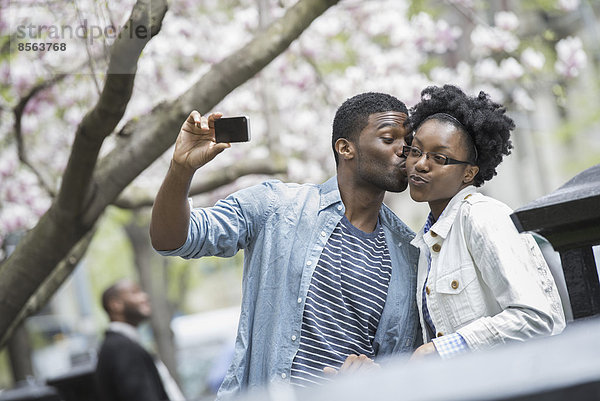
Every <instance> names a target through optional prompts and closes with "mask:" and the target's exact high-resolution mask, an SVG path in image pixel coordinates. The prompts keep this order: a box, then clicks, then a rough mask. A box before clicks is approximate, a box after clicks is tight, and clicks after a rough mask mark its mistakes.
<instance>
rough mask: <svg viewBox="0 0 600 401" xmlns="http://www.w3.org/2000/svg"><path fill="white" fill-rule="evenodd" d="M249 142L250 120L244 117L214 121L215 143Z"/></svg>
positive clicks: (222, 118)
mask: <svg viewBox="0 0 600 401" xmlns="http://www.w3.org/2000/svg"><path fill="white" fill-rule="evenodd" d="M249 140H250V120H249V119H248V117H246V116H240V117H221V118H219V119H216V120H215V141H216V142H217V143H219V142H248V141H249Z"/></svg>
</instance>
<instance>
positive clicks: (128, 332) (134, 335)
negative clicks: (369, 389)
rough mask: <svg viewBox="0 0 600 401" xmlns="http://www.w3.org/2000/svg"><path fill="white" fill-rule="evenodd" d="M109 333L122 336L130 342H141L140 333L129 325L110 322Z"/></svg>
mask: <svg viewBox="0 0 600 401" xmlns="http://www.w3.org/2000/svg"><path fill="white" fill-rule="evenodd" d="M108 331H112V332H113V333H119V334H122V335H124V336H125V337H127V338H129V339H130V340H132V341H135V342H136V343H139V342H140V334H139V333H138V331H137V329H136V328H135V327H134V326H132V325H130V324H129V323H125V322H110V323H109V324H108Z"/></svg>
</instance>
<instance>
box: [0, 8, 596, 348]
mask: <svg viewBox="0 0 600 401" xmlns="http://www.w3.org/2000/svg"><path fill="white" fill-rule="evenodd" d="M3 1H4V2H3V3H1V4H2V7H3V10H4V9H7V8H8V6H7V4H6V0H3ZM292 3H295V2H293V1H291V0H289V1H284V0H280V1H275V0H239V1H234V0H230V1H225V2H218V1H203V2H194V1H178V2H175V3H174V4H173V5H172V7H171V9H170V10H169V11H168V12H166V14H164V4H162V3H161V2H158V1H157V2H153V3H152V5H151V7H150V8H149V11H147V12H148V13H150V15H152V16H153V18H152V19H151V23H148V24H146V25H145V26H147V27H149V28H150V29H149V31H151V32H152V34H153V38H152V40H146V41H140V40H129V41H127V40H125V39H123V38H124V37H126V35H121V36H118V35H116V32H118V31H119V30H118V29H117V28H114V29H113V30H111V29H108V30H107V29H106V28H107V27H111V26H112V27H117V26H120V25H123V26H124V31H123V32H131V31H132V30H133V32H135V27H136V26H139V25H143V24H140V23H138V25H135V24H136V23H134V22H132V21H135V16H136V12H135V10H136V7H138V8H141V7H143V6H148V3H146V2H142V1H140V2H138V3H136V5H135V6H134V5H133V4H132V7H134V13H132V14H131V15H129V14H128V13H125V12H123V11H122V10H124V9H125V7H123V8H122V10H121V11H119V10H114V9H110V7H108V6H106V4H104V3H102V4H100V3H99V2H96V1H93V0H89V1H87V2H84V4H85V7H83V6H82V5H80V6H79V8H78V9H76V10H74V11H72V12H73V15H69V13H68V11H61V12H62V13H63V14H61V12H59V11H57V10H54V13H53V14H52V15H53V16H54V17H55V18H60V19H61V21H63V20H64V21H77V24H74V23H73V22H71V25H74V26H82V25H83V22H84V21H86V23H87V27H88V28H89V29H88V35H87V36H86V38H85V40H83V41H80V42H77V43H74V42H68V43H67V45H68V46H69V49H71V48H73V49H72V50H73V53H72V54H69V55H68V57H66V56H67V54H66V53H65V54H64V55H61V54H57V53H52V52H46V53H43V55H40V53H39V52H38V53H33V52H30V53H27V52H25V51H19V50H18V48H15V46H16V45H17V44H18V43H21V42H19V38H18V37H17V36H18V35H19V30H18V29H17V28H18V27H19V26H17V27H15V26H13V25H10V24H9V22H7V20H6V19H5V18H6V17H5V15H6V14H5V13H4V12H3V13H2V17H1V18H0V24H1V25H0V27H1V28H2V30H3V32H5V33H4V34H3V35H4V36H3V42H2V43H0V46H2V49H3V54H5V52H4V50H5V49H7V50H8V51H7V54H8V56H4V55H3V64H2V67H1V69H0V75H1V76H2V77H3V82H7V81H8V79H10V84H4V85H3V86H2V92H1V93H2V104H1V109H0V112H1V113H2V118H1V122H0V177H2V180H1V182H0V199H2V201H1V203H0V244H2V243H4V246H3V250H4V254H0V260H1V259H3V258H6V257H7V252H6V251H7V245H9V241H10V235H11V234H12V233H16V232H19V231H27V235H26V236H25V237H24V238H23V239H22V240H21V241H20V243H19V245H18V247H17V248H16V250H15V251H14V252H13V253H12V255H11V256H10V257H9V258H7V259H6V260H5V261H4V262H3V264H2V265H1V266H0V301H1V302H0V305H1V306H0V312H1V313H0V333H3V338H4V339H6V335H7V334H8V333H9V331H10V327H13V326H14V325H15V324H16V322H18V321H19V319H20V318H22V317H23V316H25V315H27V314H28V313H30V312H31V311H32V310H35V309H36V308H37V307H38V306H39V305H40V303H43V302H44V300H45V299H47V296H48V294H51V293H52V289H55V288H56V286H57V285H58V284H60V283H61V282H62V280H64V277H65V276H66V275H68V273H69V272H70V269H71V268H72V266H73V265H74V264H75V263H76V262H77V261H78V260H79V259H80V258H81V257H82V255H83V254H84V253H85V249H86V245H87V244H88V243H89V239H90V238H91V235H92V234H93V226H94V224H95V222H96V221H97V219H98V217H99V216H101V215H102V213H103V211H104V210H105V208H106V206H107V205H109V204H113V205H117V206H119V207H123V208H138V207H143V206H149V205H151V203H152V199H153V197H154V194H155V192H156V188H157V186H158V184H159V182H160V179H161V178H162V176H164V170H165V168H166V166H167V164H168V160H169V155H166V156H163V155H162V154H163V153H164V151H165V150H166V149H167V148H168V147H169V146H170V145H171V144H172V143H173V141H174V139H175V135H176V134H177V132H178V129H179V125H180V123H181V121H182V120H183V118H184V117H185V115H187V113H188V112H189V111H190V110H192V109H194V108H196V109H199V110H200V111H201V112H203V113H205V112H208V111H210V110H211V109H213V108H215V106H217V105H218V109H219V110H220V111H222V112H224V113H226V114H247V115H250V116H251V120H252V131H253V141H252V143H251V144H250V145H243V146H234V147H233V148H232V149H229V150H228V151H227V152H224V153H223V154H222V155H220V156H219V157H218V158H217V160H215V161H214V162H213V163H212V164H211V165H210V166H207V168H206V169H203V170H202V173H201V174H198V177H197V181H195V182H194V184H193V188H192V192H194V193H205V192H207V191H211V190H215V189H218V188H219V187H220V186H222V185H224V184H228V183H231V182H234V181H235V180H236V179H237V178H239V177H241V176H244V175H247V174H273V173H281V172H286V173H287V176H288V178H289V179H291V180H296V181H318V180H322V179H324V178H325V177H326V176H328V175H330V174H331V173H332V172H333V162H332V157H331V150H330V128H329V127H330V122H331V120H332V117H333V114H334V112H335V109H336V107H337V106H339V104H340V103H341V102H342V101H343V100H344V99H346V98H347V97H349V96H352V95H354V94H356V93H358V92H361V91H383V92H388V93H392V94H394V95H396V96H397V97H399V98H400V99H402V100H404V101H405V102H406V103H407V104H408V105H412V104H414V103H415V102H416V101H418V98H419V93H420V91H421V89H423V88H424V87H425V86H427V85H429V84H434V83H437V84H442V83H447V82H451V83H455V84H457V85H459V86H461V87H463V88H464V89H465V90H467V91H469V92H474V91H477V90H485V91H486V92H488V93H490V94H491V96H492V97H493V98H494V100H497V101H500V102H504V103H505V104H507V105H508V106H509V108H510V110H511V111H512V112H513V113H515V114H516V115H517V116H524V117H523V118H522V119H523V120H527V121H529V120H532V121H533V120H535V116H536V113H538V112H539V110H540V107H539V104H540V103H539V102H541V101H542V100H543V99H544V98H547V97H548V96H550V99H551V100H552V104H553V110H551V111H550V114H552V115H554V114H556V115H557V116H558V117H557V125H556V127H560V124H562V123H563V122H565V121H569V120H568V118H569V113H571V111H570V110H569V107H568V102H567V99H570V97H571V94H570V93H571V92H570V88H571V86H572V85H576V84H577V82H581V81H580V80H581V79H584V78H585V74H586V71H590V70H592V69H594V68H597V66H595V65H593V64H592V63H590V62H589V60H588V57H587V55H586V51H585V49H586V47H587V48H594V47H593V46H594V45H595V46H597V35H596V36H595V37H594V36H593V35H587V34H586V32H588V31H589V29H592V28H590V27H589V26H590V25H589V23H586V22H585V21H586V19H585V18H584V17H583V16H584V15H586V16H587V17H588V18H589V17H590V16H591V17H592V19H593V20H594V21H596V19H595V17H593V15H594V12H595V11H596V10H595V9H594V7H593V6H592V5H590V4H589V3H587V2H585V3H580V2H579V1H576V0H570V1H567V0H560V1H556V2H553V1H549V2H548V1H541V0H540V1H534V2H528V3H527V5H524V4H520V3H519V2H511V1H505V2H501V4H498V5H496V4H489V3H490V2H473V1H470V0H447V1H445V2H443V3H439V2H433V1H432V2H427V1H413V2H408V1H406V2H405V1H397V0H396V1H391V0H387V1H383V0H382V1H377V2H374V1H371V2H362V1H356V0H345V1H342V2H340V4H338V5H337V6H336V7H334V8H333V9H332V10H330V11H328V12H327V13H325V14H324V15H322V16H321V17H319V18H318V19H316V20H315V21H314V23H313V24H312V25H311V27H310V28H309V29H308V30H307V31H306V32H305V33H304V34H303V35H302V36H301V37H300V38H299V39H298V40H296V41H294V42H293V43H291V42H292V40H294V39H295V38H296V37H297V36H298V35H299V34H300V32H302V30H303V29H304V28H306V27H307V26H308V25H309V24H310V22H311V21H312V20H313V19H314V18H316V17H317V16H319V15H320V14H321V13H323V12H324V11H325V10H326V9H327V8H328V7H329V6H331V5H332V4H334V3H336V1H316V0H302V1H299V2H297V3H296V4H294V5H292ZM22 4H25V5H27V4H28V3H22ZM31 4H36V3H35V1H31ZM31 4H29V5H31ZM15 7H17V6H16V5H14V4H13V5H12V8H13V9H14V8H15ZM23 7H25V6H23ZM23 7H21V8H20V9H23ZM25 11H27V8H26V7H25ZM140 12H141V11H140ZM163 14H164V19H163V17H158V15H163ZM28 15H29V16H28V17H26V18H29V19H27V20H26V22H22V23H21V25H20V26H23V25H24V26H25V27H28V24H30V23H31V24H32V25H33V29H34V31H33V34H34V35H37V36H39V35H42V36H43V35H46V36H47V37H48V38H50V36H51V35H50V29H45V30H44V29H41V31H43V32H40V29H39V27H40V26H43V25H44V21H43V18H42V16H40V15H42V14H35V16H31V13H29V14H28ZM19 18H21V19H19ZM23 18H25V17H19V15H17V16H16V17H15V18H14V19H15V20H17V21H24V20H23ZM36 18H40V19H41V20H36ZM141 18H146V21H147V17H141ZM123 21H125V23H124V24H123ZM269 21H275V23H274V24H273V25H271V26H270V28H268V30H263V28H264V27H266V26H267V25H268V22H269ZM161 22H162V29H160V33H159V28H160V27H161ZM92 27H102V28H104V29H103V32H102V34H99V33H97V30H92ZM128 29H129V31H128ZM253 36H254V39H253V40H251V41H249V42H248V38H250V37H253ZM9 39H10V40H9ZM52 39H54V41H55V42H56V43H58V44H59V45H60V43H61V39H60V35H59V38H52ZM92 39H93V40H92ZM138 39H139V38H138ZM148 39H149V38H148ZM94 40H95V42H94ZM586 41H587V45H586ZM594 41H595V42H594ZM62 42H64V40H63V41H62ZM11 43H12V45H13V46H11ZM243 43H246V44H245V45H244V46H243V47H241V49H240V50H239V51H237V52H236V53H233V54H232V52H233V51H234V49H238V48H240V45H242V44H243ZM290 43H291V46H289V48H288V49H287V50H286V51H285V52H283V50H284V49H286V48H287V46H288V45H289V44H290ZM71 45H72V46H71ZM596 48H597V47H596ZM69 49H67V50H66V51H67V52H68V51H69ZM107 49H110V53H109V52H107ZM119 52H120V53H119ZM282 52H283V53H282ZM140 53H141V57H140V58H139V62H138V57H137V56H138V55H139V54H140ZM280 53H282V54H280ZM119 54H120V56H119ZM229 54H232V56H228V55H229ZM132 55H134V57H131V56H132ZM61 56H64V57H61ZM119 57H121V58H122V60H121V59H119ZM107 59H108V60H107ZM271 59H274V61H273V62H272V63H271V64H269V65H268V66H267V67H265V68H264V69H262V68H263V67H264V66H265V65H266V64H268V62H269V61H271ZM119 60H121V61H119ZM107 68H108V71H109V74H105V73H104V72H103V71H106V69H107ZM111 68H112V69H113V70H112V72H117V74H110V72H111ZM261 69H262V71H261V72H260V73H259V74H258V75H257V76H256V77H255V78H254V79H252V80H249V81H248V82H245V81H246V80H247V79H249V78H250V77H252V76H253V75H255V74H256V73H257V72H258V71H260V70H261ZM81 72H85V73H81ZM123 72H126V74H124V75H123V74H122V73H123ZM134 73H136V74H137V75H136V79H135V81H134V80H133V74H134ZM582 75H583V76H584V78H582V77H581V76H582ZM589 76H591V77H592V78H589ZM595 77H597V74H596V75H594V74H589V75H588V78H585V79H587V80H589V79H592V80H594V79H596V81H594V83H596V84H597V78H595ZM244 82H245V83H244ZM234 89H235V92H234V93H232V94H231V95H230V96H228V97H227V98H225V99H224V100H223V98H224V97H225V95H227V94H228V93H229V92H231V91H232V90H234ZM221 100H222V101H221ZM158 101H160V103H158ZM94 104H95V105H94ZM87 110H91V111H90V112H88V113H87V114H85V113H86V111H87ZM545 111H546V113H547V112H548V110H545ZM83 115H85V117H83V119H82V116H83ZM588 117H589V116H588ZM583 121H587V125H584V126H582V127H580V129H579V130H580V131H583V132H584V134H585V135H588V136H589V135H591V134H588V133H587V132H588V130H591V129H590V127H592V126H593V124H597V123H598V116H597V115H596V116H595V117H594V115H591V117H589V118H587V119H583ZM531 125H534V124H531ZM76 126H78V128H77V129H75V128H74V127H76ZM557 129H558V128H557ZM532 131H533V130H532ZM110 134H112V135H110ZM575 142H576V141H575ZM587 152H589V153H593V149H588V150H587ZM66 155H70V159H67V157H66ZM98 155H100V158H98ZM155 160H156V162H155V163H154V164H152V165H151V163H152V162H154V161H155ZM142 171H145V172H144V174H141V175H140V173H142ZM224 172H226V173H224ZM138 176H139V177H138ZM136 177H137V178H136ZM134 179H135V180H134ZM237 182H239V180H238V181H237ZM239 185H243V181H242V184H239ZM230 189H231V188H228V190H230ZM123 190H124V191H123ZM122 191H123V192H122ZM223 193H224V192H219V191H217V192H216V193H215V195H214V196H220V195H222V194H223ZM44 280H46V281H45V283H46V284H47V285H48V288H49V289H50V290H49V291H46V292H45V293H44V294H45V296H41V297H39V298H36V297H32V296H33V294H34V293H35V291H36V289H38V288H39V287H40V285H43V283H44ZM42 288H43V287H42ZM28 300H29V301H28ZM27 302H29V303H27Z"/></svg>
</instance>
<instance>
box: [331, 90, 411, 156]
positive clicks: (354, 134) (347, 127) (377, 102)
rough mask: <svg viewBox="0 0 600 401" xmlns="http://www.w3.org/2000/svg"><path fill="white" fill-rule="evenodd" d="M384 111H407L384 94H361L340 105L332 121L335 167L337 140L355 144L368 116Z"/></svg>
mask: <svg viewBox="0 0 600 401" xmlns="http://www.w3.org/2000/svg"><path fill="white" fill-rule="evenodd" d="M386 111H396V112H400V113H404V114H406V115H408V109H407V108H406V105H405V104H404V103H402V102H401V101H400V100H398V99H396V98H395V97H394V96H391V95H388V94H385V93H378V92H367V93H361V94H359V95H356V96H353V97H351V98H349V99H347V100H346V101H345V102H344V103H342V105H341V106H340V107H339V109H338V110H337V112H336V113H335V118H334V119H333V134H332V138H331V147H332V148H333V155H334V156H335V164H336V166H337V165H338V163H339V160H338V154H337V152H336V151H335V142H336V141H337V140H338V139H339V138H346V139H347V140H349V141H352V142H356V141H357V140H358V135H359V134H360V132H361V131H362V130H363V129H364V128H365V127H366V126H367V124H368V122H369V116H370V115H371V114H375V113H383V112H386Z"/></svg>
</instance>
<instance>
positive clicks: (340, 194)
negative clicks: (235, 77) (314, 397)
mask: <svg viewBox="0 0 600 401" xmlns="http://www.w3.org/2000/svg"><path fill="white" fill-rule="evenodd" d="M407 114H408V112H407V109H406V106H405V105H404V104H403V103H402V102H400V101H399V100H398V99H396V98H394V97H392V96H390V95H386V94H382V93H364V94H360V95H357V96H354V97H352V98H350V99H348V100H346V102H344V104H342V106H341V107H340V108H339V109H338V111H337V113H336V116H335V119H334V122H333V138H332V146H333V150H334V155H335V160H336V164H337V176H336V177H334V178H331V179H330V180H328V181H327V182H325V183H324V184H321V185H312V184H304V185H298V184H284V183H282V182H279V181H269V182H265V183H263V184H261V185H257V186H253V187H250V188H247V189H244V190H241V191H238V192H236V193H234V194H232V195H230V196H229V197H228V198H226V199H225V200H221V201H219V202H217V204H216V205H215V206H214V207H211V208H203V209H195V210H193V211H192V212H190V206H189V202H188V200H187V195H188V189H189V185H190V182H191V180H192V177H193V175H194V172H195V171H196V170H197V169H198V168H200V167H202V166H204V165H205V164H206V163H208V162H209V161H210V160H212V159H213V158H214V157H215V156H216V155H217V154H218V153H220V152H222V151H223V150H224V149H226V148H228V147H229V144H222V143H215V140H214V120H215V119H217V118H220V117H221V114H219V113H216V114H212V115H210V116H209V117H208V118H206V117H201V116H200V114H199V113H198V112H196V111H193V112H192V113H191V114H190V115H189V117H188V118H187V120H186V121H185V123H184V124H183V126H182V128H181V131H180V133H179V136H178V138H177V141H176V144H175V151H174V153H173V159H172V162H171V166H170V168H169V171H168V172H167V175H166V177H165V180H164V182H163V184H162V186H161V188H160V190H159V192H158V194H157V197H156V201H155V203H154V208H153V211H152V221H151V224H150V235H151V237H152V244H153V246H154V248H155V249H157V250H159V251H160V252H161V253H162V254H163V255H179V256H182V257H185V258H196V257H202V256H209V255H216V256H233V255H234V254H235V253H236V252H237V251H238V250H239V249H244V250H245V253H244V259H245V261H244V273H243V283H242V286H243V288H242V290H243V296H242V313H241V316H240V322H239V327H238V334H237V339H236V345H235V354H234V357H233V361H232V364H231V366H230V368H229V371H228V374H227V376H226V377H225V380H224V382H223V384H222V386H221V388H220V390H219V396H225V395H229V394H233V393H236V392H238V391H239V390H241V389H247V388H249V387H254V386H258V385H264V384H267V383H270V382H272V381H276V380H283V381H291V382H292V383H294V384H297V385H300V386H304V385H307V384H310V383H321V382H323V381H324V380H326V378H325V377H324V375H323V373H324V371H325V372H327V371H331V370H332V369H333V371H334V372H335V369H339V368H343V369H345V368H347V367H349V366H350V367H351V369H348V370H353V369H355V368H356V366H361V363H362V364H363V365H364V363H365V362H366V363H369V362H371V363H372V361H371V360H372V359H373V358H375V357H378V356H382V355H387V354H391V353H397V352H409V351H412V350H413V348H414V346H415V345H416V341H418V340H417V337H418V320H417V319H418V317H417V316H418V315H417V312H416V301H415V297H414V293H415V291H416V289H415V282H416V262H417V257H418V252H417V250H416V248H414V247H412V246H411V245H410V244H409V242H410V241H411V239H412V238H413V236H414V234H413V233H412V231H411V230H410V229H409V228H407V227H406V226H405V225H404V223H402V221H400V220H399V219H398V218H397V217H396V216H395V215H394V214H393V213H392V212H391V211H390V210H389V209H388V208H387V207H386V206H385V205H383V203H382V202H383V197H384V194H385V192H386V191H392V192H400V191H403V190H405V189H406V186H407V180H406V172H405V168H404V162H405V160H404V158H403V157H402V146H403V145H404V144H405V142H404V137H405V135H406V134H407V131H406V129H405V126H404V122H405V121H406V118H407ZM359 354H360V355H361V356H360V357H357V356H356V355H359Z"/></svg>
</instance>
